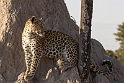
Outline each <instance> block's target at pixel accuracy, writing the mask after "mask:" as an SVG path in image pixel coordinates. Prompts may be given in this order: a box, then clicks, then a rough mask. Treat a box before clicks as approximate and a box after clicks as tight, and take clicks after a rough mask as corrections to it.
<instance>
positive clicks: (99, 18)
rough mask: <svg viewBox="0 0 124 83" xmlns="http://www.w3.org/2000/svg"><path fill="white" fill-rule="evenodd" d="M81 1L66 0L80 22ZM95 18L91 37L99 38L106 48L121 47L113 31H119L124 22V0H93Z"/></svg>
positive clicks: (71, 11)
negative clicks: (119, 26)
mask: <svg viewBox="0 0 124 83" xmlns="http://www.w3.org/2000/svg"><path fill="white" fill-rule="evenodd" d="M80 1H81V0H71V1H70V0H65V3H66V6H67V8H68V11H69V13H70V16H73V17H74V18H75V20H76V23H77V25H79V24H80ZM93 1H94V2H93V5H94V6H93V18H92V32H91V37H92V38H93V39H96V40H98V41H99V42H100V43H101V44H102V45H103V47H104V48H105V49H109V50H113V51H115V50H116V49H118V48H119V42H117V41H116V40H115V38H116V36H114V35H113V33H116V32H117V28H118V25H119V24H122V22H124V0H93Z"/></svg>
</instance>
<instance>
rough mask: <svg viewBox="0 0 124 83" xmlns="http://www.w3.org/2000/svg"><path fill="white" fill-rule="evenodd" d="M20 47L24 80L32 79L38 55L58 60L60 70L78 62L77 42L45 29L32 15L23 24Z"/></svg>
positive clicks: (40, 21)
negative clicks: (24, 66) (23, 61)
mask: <svg viewBox="0 0 124 83" xmlns="http://www.w3.org/2000/svg"><path fill="white" fill-rule="evenodd" d="M22 47H23V49H24V53H25V62H26V72H25V76H24V79H25V80H29V79H32V78H33V76H34V75H35V72H36V69H37V67H38V64H39V62H40V57H47V58H54V59H56V60H58V66H59V68H60V70H61V72H63V71H65V70H67V69H69V68H71V67H74V66H76V65H77V62H78V49H79V46H78V43H77V42H76V41H75V40H74V39H73V38H72V37H70V36H68V35H66V34H63V33H61V32H59V31H52V30H45V29H44V25H43V23H42V20H41V19H37V18H36V17H34V16H33V17H32V18H30V19H28V21H27V22H26V24H25V28H24V30H23V33H22ZM107 63H109V62H107ZM105 64H106V61H103V65H105ZM108 66H109V65H108ZM90 67H91V69H92V68H93V70H96V69H97V68H96V67H94V65H93V64H91V66H90ZM95 68H96V69H95ZM109 70H111V69H109ZM98 71H99V70H98Z"/></svg>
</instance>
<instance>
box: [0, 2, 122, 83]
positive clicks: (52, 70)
mask: <svg viewBox="0 0 124 83" xmlns="http://www.w3.org/2000/svg"><path fill="white" fill-rule="evenodd" d="M31 16H36V17H38V18H41V17H42V18H43V22H44V24H45V27H46V28H47V29H52V30H59V31H61V32H63V33H65V34H68V35H70V36H71V37H73V38H74V39H75V40H77V42H78V36H79V35H78V34H79V33H78V28H79V27H78V26H77V25H76V24H75V22H74V21H73V20H72V19H70V15H69V13H68V10H67V8H66V5H65V3H64V0H0V18H1V19H0V83H15V82H16V83H24V82H23V80H21V79H20V78H21V77H22V75H23V72H24V71H25V59H24V52H23V49H22V45H21V34H22V30H23V28H24V24H25V22H26V20H27V19H28V18H30V17H31ZM91 49H92V50H91V51H92V53H91V61H92V62H94V64H95V65H96V66H98V68H100V69H101V70H102V69H103V70H106V68H105V66H104V67H103V66H101V65H100V62H101V60H103V59H105V58H108V56H105V52H104V49H103V47H102V46H101V44H100V43H99V42H97V41H96V40H92V48H91ZM110 59H112V58H110ZM112 62H113V64H114V71H113V74H111V76H110V77H105V76H102V75H100V76H99V74H95V75H94V73H93V72H91V77H90V82H91V83H94V82H93V81H92V80H94V81H96V82H95V83H105V82H106V81H107V82H106V83H123V82H124V80H123V78H124V72H123V67H122V66H121V65H120V64H119V63H118V62H117V61H116V60H115V59H112ZM116 65H117V66H116ZM118 68H119V70H118ZM94 76H95V77H94ZM103 77H104V78H103ZM16 80H17V81H16ZM101 81H102V82H101ZM109 81H110V82H109ZM28 83H81V82H80V77H79V74H78V69H77V67H73V68H71V69H69V70H67V71H65V72H63V73H62V74H60V73H59V70H58V68H57V66H56V61H55V60H53V59H48V58H42V59H41V62H40V65H39V67H38V70H37V72H36V75H35V76H34V78H33V80H32V81H30V82H28Z"/></svg>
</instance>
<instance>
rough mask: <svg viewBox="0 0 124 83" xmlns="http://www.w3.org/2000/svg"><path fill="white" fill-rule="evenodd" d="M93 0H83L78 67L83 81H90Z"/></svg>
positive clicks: (87, 82)
mask: <svg viewBox="0 0 124 83" xmlns="http://www.w3.org/2000/svg"><path fill="white" fill-rule="evenodd" d="M92 10H93V0H81V21H80V29H79V62H78V69H79V73H80V77H81V81H82V82H86V83H89V73H90V54H91V20H92Z"/></svg>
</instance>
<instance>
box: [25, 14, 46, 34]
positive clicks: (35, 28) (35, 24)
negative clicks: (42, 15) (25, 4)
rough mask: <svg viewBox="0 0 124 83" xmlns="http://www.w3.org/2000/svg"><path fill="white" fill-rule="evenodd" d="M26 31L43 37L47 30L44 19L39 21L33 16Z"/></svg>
mask: <svg viewBox="0 0 124 83" xmlns="http://www.w3.org/2000/svg"><path fill="white" fill-rule="evenodd" d="M25 29H26V30H27V31H28V32H29V33H33V34H37V35H39V36H43V35H44V30H45V29H44V24H43V22H42V19H38V18H36V17H35V16H32V17H31V18H30V19H28V20H27V22H26V24H25Z"/></svg>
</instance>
